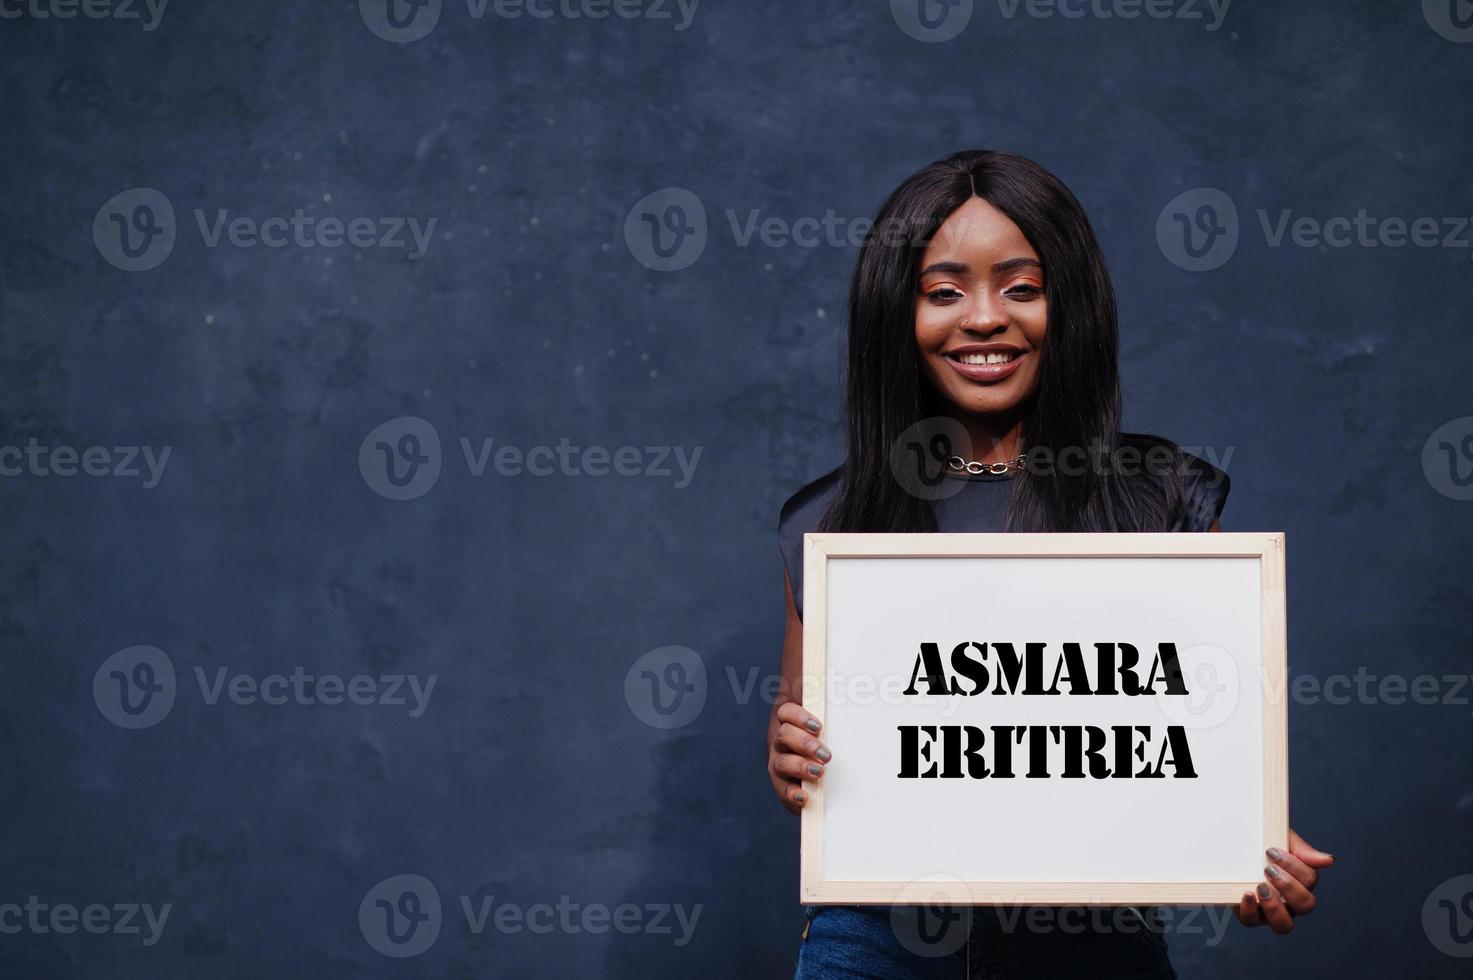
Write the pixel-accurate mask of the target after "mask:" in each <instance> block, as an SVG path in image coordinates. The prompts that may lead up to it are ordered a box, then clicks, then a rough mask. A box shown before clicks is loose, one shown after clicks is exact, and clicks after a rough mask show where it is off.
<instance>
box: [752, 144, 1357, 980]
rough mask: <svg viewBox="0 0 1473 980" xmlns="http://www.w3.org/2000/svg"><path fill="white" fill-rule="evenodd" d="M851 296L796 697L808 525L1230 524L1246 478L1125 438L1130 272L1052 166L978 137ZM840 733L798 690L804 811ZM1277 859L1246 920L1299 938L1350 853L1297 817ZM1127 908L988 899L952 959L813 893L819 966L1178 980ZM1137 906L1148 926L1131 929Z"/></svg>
mask: <svg viewBox="0 0 1473 980" xmlns="http://www.w3.org/2000/svg"><path fill="white" fill-rule="evenodd" d="M849 309H850V324H849V374H848V405H847V412H846V426H847V434H848V454H847V459H846V462H845V464H844V465H843V466H841V467H839V468H838V469H836V470H834V471H833V472H832V473H829V474H828V475H826V476H824V477H822V478H820V479H818V480H817V481H815V482H813V483H811V484H809V485H808V486H806V487H804V488H803V489H801V490H799V491H798V492H797V493H796V494H794V495H793V496H792V497H791V498H790V499H789V500H788V501H787V503H786V504H784V506H783V509H782V516H781V519H780V522H779V543H780V547H781V550H782V553H783V559H784V562H785V564H786V566H787V575H786V578H787V581H786V590H787V603H788V618H787V632H786V635H785V637H784V640H783V653H782V675H783V679H784V682H785V683H784V684H783V690H784V691H785V692H790V693H792V692H798V691H799V690H800V687H799V675H800V674H801V669H802V649H803V624H802V619H801V616H802V605H801V599H802V572H803V562H802V555H801V546H802V539H803V534H804V533H805V532H808V531H819V530H823V531H862V532H885V531H1217V530H1220V528H1219V527H1218V515H1219V514H1220V513H1221V512H1222V508H1223V505H1224V503H1225V502H1226V500H1227V494H1228V479H1227V475H1226V474H1224V473H1222V472H1221V471H1219V470H1217V469H1216V468H1214V467H1212V466H1210V465H1208V464H1207V463H1205V462H1203V461H1202V460H1200V459H1197V458H1196V457H1193V456H1190V455H1186V454H1184V453H1182V452H1181V451H1180V450H1179V449H1178V448H1177V447H1176V446H1174V445H1172V444H1171V443H1169V442H1167V441H1165V440H1162V439H1157V438H1154V437H1149V436H1140V435H1131V434H1125V433H1121V432H1120V390H1119V388H1120V383H1119V371H1118V365H1117V339H1116V319H1115V299H1114V292H1113V289H1112V287H1111V284H1110V279H1109V275H1108V273H1107V272H1106V269H1105V263H1104V259H1103V257H1102V256H1101V254H1100V249H1099V244H1098V242H1096V240H1095V237H1094V232H1093V230H1092V229H1091V228H1090V225H1089V221H1088V219H1087V218H1086V217H1085V216H1084V212H1083V210H1082V209H1081V208H1080V206H1079V202H1078V201H1077V200H1075V198H1074V195H1073V194H1072V193H1070V191H1069V190H1068V188H1066V187H1065V186H1064V185H1063V184H1062V183H1061V182H1060V181H1059V180H1058V179H1057V178H1056V177H1054V176H1053V175H1052V174H1050V173H1048V172H1047V171H1045V170H1044V169H1043V168H1041V167H1039V166H1038V165H1037V164H1035V163H1032V162H1031V161H1029V160H1025V159H1023V158H1021V157H1017V156H1013V155H1010V154H1005V153H996V152H991V151H983V150H976V151H967V152H963V153H957V154H955V155H953V156H951V157H948V158H947V159H945V160H942V161H939V162H937V163H934V164H932V165H930V166H928V167H926V168H924V169H922V170H920V171H918V172H917V173H915V174H914V175H912V176H911V177H910V178H909V179H907V180H906V181H905V183H903V184H902V185H901V186H900V187H899V188H898V189H897V190H896V191H895V192H894V193H893V194H892V195H891V196H890V198H889V200H887V201H886V202H885V204H884V206H883V207H882V208H881V209H880V213H879V215H878V216H877V217H876V220H875V226H874V229H873V230H872V231H871V233H870V235H869V236H868V238H867V239H866V241H865V243H864V245H863V247H862V248H861V250H860V254H859V261H858V264H857V266H856V268H855V273H854V280H853V283H852V285H851V288H850V294H849ZM794 696H795V697H796V696H797V695H796V694H794ZM821 734H822V733H821V731H820V725H819V723H818V721H817V719H815V718H813V717H812V716H811V715H809V714H808V713H807V712H805V711H804V710H803V707H802V705H801V703H799V702H798V701H796V700H788V699H787V698H786V697H782V698H779V699H778V701H777V703H776V704H775V705H774V708H773V713H772V717H771V719H770V721H769V725H768V773H769V776H770V778H771V780H772V785H773V789H774V790H775V791H776V792H777V795H778V798H779V800H781V801H782V804H783V806H785V807H786V808H787V809H788V810H789V811H790V812H792V813H795V814H796V813H799V812H801V811H802V809H803V806H804V805H805V804H806V803H807V801H808V797H807V794H806V793H805V792H804V789H803V782H804V781H818V780H821V779H822V778H823V774H824V771H825V770H826V769H827V767H828V766H830V765H833V764H835V758H834V756H833V754H832V752H831V750H830V748H829V746H827V745H826V744H824V742H823V740H822V738H821ZM839 751H840V752H841V753H842V751H843V746H839ZM838 764H842V762H840V763H838ZM1266 858H1267V862H1266V865H1265V868H1264V881H1263V882H1262V883H1260V884H1259V885H1258V886H1257V887H1256V890H1255V891H1252V892H1248V893H1245V894H1244V895H1243V897H1242V900H1241V901H1240V903H1239V904H1238V906H1237V907H1236V909H1235V911H1236V915H1237V917H1238V919H1239V921H1241V922H1243V923H1244V924H1245V925H1250V926H1256V925H1265V924H1266V925H1268V926H1269V927H1270V928H1271V929H1272V930H1273V931H1274V932H1277V933H1286V932H1289V931H1290V930H1291V929H1293V928H1294V917H1295V916H1298V915H1304V914H1306V913H1308V912H1309V911H1310V910H1312V909H1313V908H1314V902H1315V899H1314V894H1313V892H1314V887H1315V885H1316V883H1317V882H1318V877H1319V869H1321V868H1324V867H1326V866H1328V865H1329V864H1330V863H1331V862H1332V861H1333V860H1334V859H1333V858H1332V857H1331V856H1330V855H1328V854H1325V853H1322V852H1320V851H1318V850H1316V849H1314V848H1313V847H1310V846H1309V845H1308V844H1306V843H1305V842H1304V841H1303V840H1302V839H1300V838H1299V836H1298V835H1297V834H1294V833H1293V832H1292V831H1291V833H1290V847H1289V853H1284V852H1281V851H1279V850H1277V849H1271V850H1270V851H1269V853H1268V854H1267V855H1266ZM910 911H914V910H910ZM1120 911H1125V912H1129V913H1131V915H1130V916H1126V917H1125V918H1124V919H1122V918H1120V917H1118V916H1115V917H1111V916H1090V917H1087V919H1088V926H1087V927H1086V928H1084V929H1082V930H1077V929H1071V930H1067V931H1066V930H1064V929H1052V930H1048V931H1040V930H1033V931H1030V930H1029V929H1027V928H1011V927H1008V926H1007V923H1009V922H1011V923H1015V924H1016V923H1019V922H1026V921H1029V920H1028V919H1027V918H1024V917H1019V916H1017V915H1011V916H1004V915H1001V914H999V911H998V910H995V909H992V908H989V907H981V908H977V909H975V910H967V915H966V919H965V921H966V926H965V929H966V935H965V937H964V938H965V942H961V943H951V944H949V945H950V946H951V947H952V948H953V949H954V952H952V953H950V954H949V955H946V956H936V955H934V953H935V950H934V949H922V948H919V944H918V943H917V942H916V941H915V937H914V935H910V934H908V932H907V928H905V927H902V926H900V925H899V923H901V922H902V921H904V920H903V918H902V917H900V916H897V914H896V913H897V910H892V909H885V908H873V907H844V906H823V907H811V908H809V909H808V910H807V914H808V923H807V926H806V928H805V930H804V940H803V948H802V953H801V956H800V959H799V966H798V975H799V976H800V977H803V978H817V977H840V976H855V975H863V976H884V977H899V978H911V977H933V976H934V977H952V976H955V977H963V976H968V975H1006V976H1023V977H1052V976H1059V977H1075V976H1092V977H1124V976H1130V977H1172V976H1175V973H1174V972H1173V971H1172V969H1171V966H1170V963H1169V962H1168V960H1167V956H1166V948H1165V943H1164V942H1163V941H1162V940H1161V939H1160V937H1159V933H1160V932H1161V929H1160V927H1159V919H1158V918H1157V917H1156V914H1155V912H1154V910H1151V909H1145V910H1141V909H1134V908H1131V909H1126V910H1120ZM1122 921H1129V922H1132V923H1134V925H1135V926H1136V927H1133V928H1129V929H1127V928H1123V927H1118V926H1116V925H1111V923H1117V924H1118V923H1120V922H1122Z"/></svg>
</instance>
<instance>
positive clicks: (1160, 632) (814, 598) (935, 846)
mask: <svg viewBox="0 0 1473 980" xmlns="http://www.w3.org/2000/svg"><path fill="white" fill-rule="evenodd" d="M806 547H807V548H809V549H810V555H809V557H808V560H809V562H810V565H816V566H819V567H818V569H817V573H816V574H812V573H811V572H812V571H813V569H812V568H810V569H809V571H808V572H806V573H805V579H804V587H805V593H804V608H805V610H806V611H807V613H808V621H807V623H806V624H805V637H804V640H805V669H804V673H805V707H807V708H808V710H810V711H812V712H813V713H814V714H816V715H818V716H819V717H820V719H821V720H822V722H823V726H824V727H823V739H824V741H825V743H826V744H827V745H828V746H829V747H830V748H831V750H832V751H833V753H834V758H833V761H832V762H831V763H830V764H829V765H828V766H827V767H826V772H825V774H824V777H823V779H822V780H820V781H819V782H816V783H814V782H810V783H807V784H805V788H806V789H808V790H809V792H810V794H811V799H812V802H811V803H810V805H809V807H808V808H807V810H806V811H805V815H804V841H803V843H804V866H803V879H804V881H803V891H804V900H805V901H808V902H822V901H843V902H857V901H872V902H894V901H895V900H896V896H897V894H899V893H900V892H901V890H902V889H909V888H911V886H913V884H914V883H915V882H919V881H927V882H937V881H939V882H943V883H944V882H951V883H953V884H952V886H950V887H952V888H953V890H954V891H955V892H956V894H955V895H954V896H953V898H954V900H965V901H966V902H968V903H971V904H984V903H987V902H1007V903H1012V902H1023V901H1028V902H1032V903H1034V904H1044V903H1047V902H1051V901H1052V902H1068V903H1077V902H1100V903H1105V902H1110V903H1136V902H1140V903H1146V902H1160V901H1172V902H1180V903H1189V902H1221V903H1224V904H1231V903H1236V902H1237V900H1238V898H1239V897H1240V896H1241V894H1242V893H1243V892H1244V891H1247V890H1249V889H1250V888H1252V887H1253V885H1254V884H1255V883H1256V882H1257V881H1258V880H1260V878H1261V875H1262V869H1263V866H1264V864H1265V860H1266V859H1265V856H1264V850H1265V848H1267V847H1268V846H1270V845H1277V846H1280V847H1283V846H1285V845H1286V841H1285V840H1284V838H1285V836H1286V834H1287V815H1286V813H1285V812H1284V811H1285V800H1286V799H1287V787H1286V785H1285V782H1286V778H1285V772H1284V767H1283V752H1284V744H1283V740H1284V727H1283V710H1282V709H1283V704H1282V694H1283V684H1282V679H1283V676H1284V671H1283V666H1284V657H1283V647H1282V638H1283V628H1282V622H1283V620H1282V614H1283V588H1282V559H1283V540H1282V536H1281V535H1230V534H1204V535H1134V534H1131V535H984V534H947V535H809V536H808V540H807V542H806ZM918 549H919V550H920V551H921V553H904V552H916V551H917V550H918ZM877 551H878V552H879V553H875V552H877ZM1163 551H1164V553H1163ZM887 552H898V553H887ZM1224 552H1229V553H1224ZM1266 566H1267V572H1266V571H1265V568H1266ZM815 612H817V615H815ZM813 630H817V631H820V633H819V634H816V635H810V632H809V631H813ZM923 643H932V644H936V646H937V649H938V651H939V655H940V659H941V661H942V663H943V667H944V669H943V676H944V678H945V686H947V687H949V686H950V685H951V684H952V683H953V679H954V682H955V684H956V685H957V686H958V687H959V688H960V690H962V691H970V690H972V688H973V687H974V686H975V683H974V682H975V680H976V679H977V677H978V676H980V675H975V674H974V675H973V676H972V677H967V676H963V675H961V674H959V673H958V672H957V671H955V670H952V669H951V657H952V651H953V650H954V648H955V647H956V646H957V645H958V644H966V643H972V644H976V645H977V646H973V647H969V648H967V656H968V657H970V658H971V660H972V661H973V662H974V663H979V664H981V665H982V666H983V667H985V668H987V670H988V673H987V676H986V680H987V686H986V687H985V688H983V693H978V694H968V693H962V694H950V693H948V694H931V693H927V691H928V685H927V683H926V680H925V677H926V671H925V670H924V669H921V661H922V660H923V658H921V657H920V652H921V644H923ZM997 643H1009V644H1011V645H1012V652H1013V653H1014V654H1020V655H1021V654H1022V653H1023V652H1024V651H1025V650H1026V649H1027V647H1026V644H1030V643H1031V644H1039V643H1041V644H1042V645H1043V647H1042V651H1041V653H1040V654H1039V655H1038V660H1039V662H1040V664H1041V666H1040V674H1039V675H1038V676H1039V677H1041V678H1043V680H1044V684H1043V685H1042V687H1043V689H1050V688H1052V689H1056V690H1059V691H1060V692H1061V693H1059V694H1051V695H1050V694H1041V693H1039V692H1038V688H1037V686H1036V685H1035V687H1034V690H1033V693H1029V692H1028V686H1027V685H1026V684H1020V683H1019V681H1018V679H1014V680H1013V681H1012V683H1009V682H1008V680H1007V678H1006V676H1005V675H1004V672H1003V671H1002V670H1001V667H1002V665H1003V663H1004V662H1005V652H1004V651H999V650H996V649H994V648H993V647H992V646H991V644H997ZM1071 643H1072V644H1078V645H1079V646H1078V650H1079V660H1078V661H1076V662H1075V663H1076V664H1082V665H1083V667H1084V668H1085V671H1084V672H1085V674H1086V675H1087V680H1086V681H1085V683H1084V684H1083V687H1085V688H1087V689H1089V690H1092V691H1100V690H1101V689H1102V688H1103V689H1105V690H1108V689H1109V687H1110V685H1108V684H1102V680H1103V679H1102V677H1101V675H1100V657H1101V654H1100V652H1099V649H1098V648H1097V646H1096V644H1100V643H1105V644H1117V645H1118V644H1129V645H1130V646H1131V647H1133V648H1134V649H1135V651H1137V652H1138V653H1139V658H1140V662H1139V664H1138V665H1137V666H1136V669H1135V671H1134V675H1133V676H1134V677H1136V678H1137V679H1139V680H1140V681H1141V682H1143V683H1144V682H1145V681H1146V680H1147V679H1148V672H1149V671H1150V670H1151V666H1152V664H1153V663H1154V664H1155V667H1156V668H1157V670H1156V674H1155V679H1154V682H1153V683H1152V684H1151V689H1152V691H1153V692H1154V693H1139V694H1135V695H1133V696H1132V695H1128V694H1126V693H1124V691H1123V690H1122V685H1123V684H1125V683H1128V678H1126V677H1124V676H1123V675H1121V674H1120V673H1119V672H1118V670H1111V671H1108V673H1109V674H1110V676H1112V677H1113V678H1114V683H1113V686H1114V687H1115V689H1116V691H1117V693H1114V694H1106V693H1092V694H1088V695H1086V694H1082V693H1072V694H1071V693H1067V692H1069V691H1070V690H1071V688H1070V676H1069V672H1068V670H1067V669H1066V666H1061V665H1062V664H1063V662H1064V651H1065V649H1066V648H1065V645H1066V644H1071ZM1163 643H1165V644H1170V645H1171V648H1172V652H1174V654H1175V660H1176V662H1177V663H1178V664H1179V667H1180V684H1179V686H1178V691H1177V693H1169V692H1168V687H1169V686H1170V685H1168V684H1167V683H1165V681H1164V680H1163V675H1164V669H1165V667H1166V666H1169V664H1170V659H1171V658H1170V654H1169V653H1168V654H1166V655H1165V656H1163V657H1160V658H1159V659H1158V655H1159V654H1161V653H1162V649H1161V644H1163ZM984 644H986V645H987V646H983V645H984ZM810 651H815V656H813V657H810ZM1113 652H1114V654H1115V655H1116V658H1117V666H1118V660H1119V658H1120V657H1122V656H1123V655H1124V654H1125V651H1124V650H1123V648H1121V647H1119V646H1117V647H1115V648H1114V650H1113ZM1108 653H1109V651H1107V656H1108ZM817 662H821V663H822V669H821V672H812V671H810V670H809V666H810V663H817ZM974 669H975V668H974ZM1075 673H1078V671H1077V670H1076V671H1075ZM1056 675H1057V676H1058V678H1059V681H1058V683H1050V681H1051V680H1052V679H1053V678H1055V676H1056ZM820 678H821V681H822V683H821V687H822V690H821V691H816V690H814V689H815V688H816V687H819V686H820V685H819V684H818V683H816V682H817V681H819V679H820ZM1266 680H1267V681H1269V682H1270V684H1265V681H1266ZM1273 682H1277V690H1275V689H1273V687H1272V684H1273ZM1183 687H1184V693H1183V692H1182V688H1183ZM907 689H909V690H911V691H913V692H914V693H912V694H906V693H904V692H905V691H906V690H907ZM1275 695H1276V696H1277V702H1275ZM909 726H914V729H915V730H916V731H917V732H918V733H919V734H917V735H916V736H915V737H914V738H913V739H912V740H911V741H910V742H907V741H906V736H905V735H904V734H902V731H901V730H902V728H905V727H909ZM928 726H931V727H929V728H928ZM964 726H972V727H973V728H974V729H975V730H976V731H979V732H981V733H982V738H981V743H980V744H981V748H980V750H979V752H978V753H977V756H978V758H980V759H982V760H983V766H984V767H985V771H986V775H984V776H981V777H978V776H975V775H973V774H972V771H973V767H974V766H975V763H974V762H972V760H966V759H964V760H962V765H960V767H958V765H956V764H954V763H953V764H948V763H947V762H946V760H945V758H944V757H945V753H946V750H945V745H946V743H947V741H948V738H949V737H950V738H954V740H955V741H956V742H957V743H958V744H962V745H966V744H968V743H967V737H966V736H967V734H968V733H967V730H966V728H965V727H964ZM1091 726H1092V727H1093V728H1094V729H1096V730H1097V731H1098V732H1100V733H1103V734H1105V735H1109V736H1114V735H1116V734H1117V733H1118V732H1119V731H1120V730H1119V729H1117V728H1115V727H1113V726H1132V728H1131V735H1130V737H1129V740H1128V741H1126V744H1127V747H1128V748H1129V749H1130V750H1132V754H1131V755H1130V757H1129V763H1128V765H1124V766H1122V765H1116V763H1118V762H1119V761H1120V760H1121V759H1122V758H1123V757H1122V756H1117V755H1116V754H1115V749H1116V743H1117V742H1121V741H1125V740H1124V739H1120V738H1113V737H1112V738H1110V740H1109V741H1108V742H1107V743H1106V746H1105V748H1104V749H1103V751H1102V752H1101V753H1100V757H1103V758H1104V759H1106V760H1108V761H1109V763H1110V765H1109V766H1108V770H1109V773H1110V775H1109V776H1108V777H1105V778H1097V777H1096V776H1091V775H1088V774H1086V775H1084V776H1083V778H1077V777H1076V778H1070V777H1069V776H1068V775H1066V773H1067V772H1068V771H1069V769H1070V768H1071V766H1070V758H1071V757H1072V758H1073V759H1075V760H1076V761H1075V767H1078V766H1087V765H1088V757H1087V756H1081V754H1080V753H1078V752H1073V753H1071V752H1070V751H1068V749H1069V747H1070V742H1069V740H1070V739H1073V738H1078V739H1079V740H1080V744H1083V743H1084V742H1085V740H1086V739H1087V737H1088V736H1087V734H1086V733H1087V732H1088V730H1089V728H1090V727H1091ZM1139 726H1146V727H1147V728H1148V729H1149V732H1150V734H1149V735H1147V734H1146V733H1144V732H1142V731H1141V730H1140V727H1139ZM1171 728H1175V732H1174V733H1173V737H1174V738H1175V739H1176V741H1175V742H1172V741H1170V740H1169V739H1168V737H1167V732H1168V729H1171ZM1069 729H1073V730H1074V731H1072V732H1071V731H1068V730H1069ZM999 730H1000V731H999ZM1040 731H1041V732H1043V733H1044V734H1041V735H1039V734H1028V733H1029V732H1040ZM1000 734H1007V735H1011V736H1012V738H1013V740H1014V744H1013V745H1012V746H1011V747H1010V748H1009V749H1008V750H1007V751H1006V752H1004V753H1001V758H999V753H998V751H997V749H996V743H997V742H998V741H999V735H1000ZM1035 740H1041V741H1035ZM1183 743H1184V744H1185V747H1186V749H1187V750H1188V751H1187V752H1186V753H1181V752H1177V753H1172V752H1171V751H1169V750H1170V748H1171V747H1173V746H1175V747H1178V748H1179V747H1181V746H1182V745H1183ZM970 744H972V745H973V746H976V745H978V744H979V743H978V742H976V741H973V742H972V743H970ZM918 746H924V749H922V751H921V752H917V751H914V750H915V749H916V748H917V747H918ZM907 749H910V750H911V751H907ZM1030 749H1032V751H1030ZM1040 749H1042V751H1039V750H1040ZM1137 753H1138V754H1137ZM1173 755H1182V756H1184V757H1183V758H1180V759H1178V758H1173ZM907 756H910V757H912V758H911V764H910V765H909V766H907V764H906V758H907ZM1035 756H1041V757H1042V759H1043V761H1042V762H1041V763H1040V764H1039V765H1041V767H1042V768H1043V769H1045V770H1046V771H1047V774H1046V775H1040V774H1039V772H1038V770H1037V769H1035V770H1034V771H1033V773H1031V774H1030V772H1029V768H1030V767H1031V766H1034V765H1035V763H1034V761H1033V760H1034V758H1035ZM1008 762H1011V766H1008V765H1006V763H1008ZM999 763H1001V765H1000V764H999ZM1152 763H1160V764H1159V765H1152ZM1095 765H1096V767H1097V768H1096V770H1095V771H1096V772H1097V773H1101V772H1104V771H1105V767H1104V766H1102V765H1101V764H1100V762H1099V759H1098V758H1097V759H1096V762H1095ZM907 768H909V769H910V774H909V775H908V776H907V777H902V775H901V773H902V771H904V770H906V769H907ZM1000 770H1006V771H1011V772H1012V773H1013V775H1012V776H1011V777H1010V778H1000V775H1001V773H1000ZM1085 771H1086V773H1087V769H1086V770H1085ZM1117 771H1129V772H1130V773H1131V776H1130V777H1120V776H1117V775H1115V773H1116V772H1117ZM1142 771H1145V772H1148V773H1149V772H1153V771H1154V772H1159V773H1160V775H1159V776H1151V775H1148V776H1145V777H1139V776H1138V775H1137V774H1138V773H1140V772H1142ZM921 773H924V774H925V775H920V774H921ZM946 887H947V886H943V888H942V891H945V890H946Z"/></svg>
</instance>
